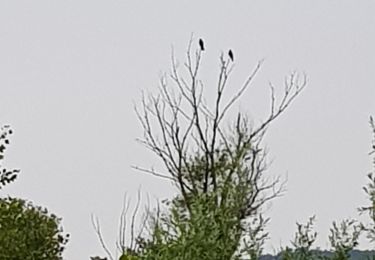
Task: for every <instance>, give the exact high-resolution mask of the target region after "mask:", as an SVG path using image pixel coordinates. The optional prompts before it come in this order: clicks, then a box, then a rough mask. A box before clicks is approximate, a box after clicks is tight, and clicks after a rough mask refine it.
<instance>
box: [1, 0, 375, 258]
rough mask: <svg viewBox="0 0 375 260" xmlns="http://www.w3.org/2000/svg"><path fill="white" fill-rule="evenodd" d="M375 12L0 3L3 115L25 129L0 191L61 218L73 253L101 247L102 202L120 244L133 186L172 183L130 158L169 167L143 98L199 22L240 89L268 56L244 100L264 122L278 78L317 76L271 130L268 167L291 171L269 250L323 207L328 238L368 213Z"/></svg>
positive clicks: (248, 5) (210, 67)
mask: <svg viewBox="0 0 375 260" xmlns="http://www.w3.org/2000/svg"><path fill="white" fill-rule="evenodd" d="M374 13H375V2H374V1H344V0H336V1H334V0H331V1H301V0H294V1H292V0H289V1H287V0H285V1H265V0H263V1H249V0H246V1H244V0H243V1H242V0H238V1H217V0H215V1H213V0H211V1H195V0H194V1H193V0H189V1H172V0H169V1H162V0H161V1H142V0H138V1H125V0H123V1H112V0H107V1H93V0H91V1H68V0H65V1H39V0H34V1H1V2H0V90H1V92H0V93H1V98H0V123H1V124H6V123H7V124H10V125H11V126H12V128H13V129H14V132H15V134H14V136H13V137H12V143H11V144H12V145H11V147H10V148H9V149H8V151H7V154H6V161H5V164H6V165H7V166H8V167H18V168H20V169H21V170H22V171H21V174H20V175H19V179H18V180H17V182H15V183H14V184H12V185H9V186H8V187H7V188H5V189H4V190H2V191H1V195H2V196H3V195H6V194H9V195H12V196H20V197H22V198H27V199H31V200H32V201H34V202H35V204H38V205H44V206H47V207H48V209H50V211H51V212H54V213H56V214H58V215H60V216H62V217H63V226H64V227H65V230H66V231H68V232H69V233H70V234H71V240H70V242H69V244H68V248H67V250H66V252H65V258H66V259H69V260H70V259H72V260H78V259H88V258H89V256H90V255H98V254H100V255H103V252H102V250H101V247H100V245H99V243H98V240H97V238H96V236H95V233H94V230H93V228H92V226H91V222H90V214H91V213H95V214H96V215H97V216H98V217H99V218H100V219H101V222H102V231H103V234H104V235H105V238H106V240H107V241H108V243H109V244H110V245H111V246H112V245H113V244H114V241H115V238H116V236H117V231H118V230H117V223H118V216H119V214H120V211H121V205H122V199H123V194H124V193H125V192H128V195H129V196H131V197H133V200H134V199H135V198H136V191H137V188H138V187H139V186H140V185H142V191H143V192H144V193H148V194H149V195H150V197H151V198H164V197H167V196H171V195H172V194H173V189H172V188H171V187H170V184H169V183H166V182H164V181H162V180H159V179H156V178H153V177H151V176H147V175H144V174H142V173H138V172H135V171H134V170H132V169H131V168H130V166H131V165H141V166H152V165H158V162H157V159H156V158H155V157H153V156H152V155H151V154H150V153H149V152H148V151H147V150H146V149H145V148H143V147H142V146H140V145H139V144H137V143H136V142H135V138H137V137H140V136H141V128H140V126H139V124H138V122H137V119H136V117H135V114H134V111H133V101H135V102H137V101H139V99H140V93H141V90H142V89H145V90H151V91H152V90H156V88H157V85H158V80H159V76H160V74H161V73H162V72H163V71H168V70H169V68H170V51H171V46H172V45H173V46H174V47H175V50H176V55H177V56H178V57H179V58H180V59H183V55H184V52H185V48H186V45H187V42H188V40H189V38H190V34H191V33H192V32H193V33H194V35H195V37H196V38H198V37H202V38H204V39H205V42H206V47H207V52H206V53H205V57H204V68H203V71H204V72H205V73H206V74H205V75H208V76H207V79H208V80H211V81H210V82H211V84H213V83H214V81H213V80H214V79H215V78H214V76H215V75H216V73H217V71H218V66H217V65H218V55H219V54H220V52H221V51H226V50H227V49H228V48H229V47H230V48H232V49H233V50H234V53H235V56H236V68H235V71H234V74H233V82H232V83H233V84H232V85H231V88H233V89H235V88H236V87H237V85H236V84H234V83H239V82H242V80H243V79H244V77H245V75H246V73H249V72H250V70H251V69H252V68H253V66H254V65H255V64H256V62H257V61H258V60H260V59H262V58H265V64H264V66H263V69H262V70H261V72H260V73H259V75H258V77H257V79H256V80H255V82H254V85H253V87H252V88H251V89H250V91H249V92H247V93H246V95H244V97H243V99H242V101H241V104H240V106H241V109H242V110H243V111H245V112H248V113H249V114H250V115H251V116H252V117H253V119H254V121H255V122H258V120H260V119H261V118H262V117H263V116H265V115H266V113H267V109H268V107H269V106H268V104H269V103H268V101H267V98H268V96H267V95H268V82H269V81H272V82H273V83H274V85H276V86H280V87H281V84H282V81H283V77H284V76H285V75H287V74H288V73H290V72H291V71H293V70H299V71H304V72H306V73H307V75H308V77H309V84H308V87H307V89H306V90H305V91H304V92H303V93H302V95H301V96H300V97H299V98H298V99H297V100H296V102H295V103H293V105H292V106H291V107H290V109H289V110H288V111H287V112H286V113H285V114H284V115H283V116H282V117H281V118H279V120H277V122H275V123H274V124H273V126H272V127H271V128H270V131H269V133H268V135H267V137H266V139H265V144H266V145H267V146H268V148H269V149H270V158H271V159H273V160H274V163H273V166H272V167H271V169H270V174H274V175H276V174H281V175H283V176H286V174H287V173H288V174H287V175H288V183H287V188H288V191H287V193H286V194H285V196H283V197H282V198H279V199H277V200H275V201H274V202H273V203H272V207H271V209H270V210H268V211H267V212H266V213H267V215H268V216H270V217H271V223H270V224H269V229H268V230H269V231H270V234H271V240H270V241H268V245H267V248H268V250H273V249H275V250H277V249H278V248H279V247H280V246H281V245H284V246H285V245H287V244H288V243H289V240H290V239H292V237H293V234H294V232H295V221H305V220H307V218H308V217H309V216H311V215H313V214H316V216H317V226H316V227H317V231H318V232H319V235H320V236H319V241H318V244H317V245H320V246H322V247H324V246H326V245H327V238H326V237H327V235H328V228H329V226H330V224H331V222H332V221H333V220H341V219H342V218H346V217H357V212H356V208H357V207H358V206H360V205H362V204H364V203H366V199H365V196H364V194H363V192H362V190H361V187H362V186H363V185H364V184H365V183H366V174H367V173H368V172H369V171H370V170H371V164H370V158H369V157H368V155H367V153H368V151H369V148H370V141H371V134H370V129H369V127H368V117H369V115H370V114H375V102H374V97H375V85H374V82H375V80H374V72H373V70H374V68H375V52H374V50H373V48H374V46H375V16H374ZM206 85H209V82H207V83H206ZM208 91H209V90H208Z"/></svg>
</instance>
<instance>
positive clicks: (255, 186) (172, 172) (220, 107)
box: [135, 40, 306, 221]
mask: <svg viewBox="0 0 375 260" xmlns="http://www.w3.org/2000/svg"><path fill="white" fill-rule="evenodd" d="M202 55H203V52H202V49H201V48H200V49H197V50H193V48H192V40H190V42H189V45H188V48H187V51H186V62H185V63H184V64H183V68H180V66H179V64H178V62H177V60H176V58H175V56H174V54H173V52H172V58H171V59H172V68H171V72H170V74H169V76H164V77H162V78H161V81H160V88H159V93H158V94H149V95H145V94H144V95H143V98H142V104H141V107H140V108H136V113H137V116H138V119H139V121H140V122H141V124H142V127H143V130H144V136H143V138H142V139H139V141H140V142H141V143H142V144H143V145H145V146H146V147H147V148H148V149H149V150H151V151H152V152H153V153H155V154H156V155H157V156H158V157H159V158H160V159H161V160H162V162H163V164H164V166H165V171H156V170H155V169H147V168H141V167H135V168H136V169H138V170H141V171H143V172H146V173H150V174H152V175H155V176H157V177H161V178H165V179H168V180H170V181H172V183H173V184H174V185H176V186H177V188H178V190H179V193H180V194H179V195H180V196H179V198H180V203H181V205H182V206H183V207H184V208H185V209H186V212H187V214H188V215H190V216H191V214H194V213H193V211H192V204H193V201H194V198H197V197H202V196H207V197H210V198H212V197H213V198H214V201H215V202H214V203H215V208H222V207H226V206H228V205H229V204H233V205H236V207H235V211H236V212H235V216H236V218H237V219H238V220H240V221H242V220H245V219H246V218H248V217H250V216H254V215H255V214H258V213H259V210H260V208H261V207H262V205H264V204H265V203H266V202H267V201H269V200H271V199H273V198H275V197H277V196H279V195H280V194H281V192H282V189H283V185H282V183H281V181H280V179H279V178H276V179H270V178H268V177H267V176H265V171H266V169H267V166H268V165H267V161H266V151H265V149H264V148H263V147H262V145H261V142H262V139H263V137H264V135H265V133H266V131H267V128H268V127H269V125H270V124H271V123H272V122H273V121H274V120H275V119H276V118H278V117H279V116H280V115H281V114H282V113H283V112H284V111H285V109H286V108H287V107H288V106H289V105H290V104H291V102H292V101H293V100H294V99H295V98H296V97H297V96H298V95H299V94H300V92H301V91H302V90H303V88H304V87H305V85H306V77H305V75H303V76H302V77H299V75H298V74H296V73H292V74H291V75H290V76H288V77H287V78H286V79H285V82H284V85H285V86H284V92H283V95H282V96H281V98H280V99H277V98H276V94H275V91H274V87H273V86H272V85H271V84H270V90H271V92H270V111H269V114H268V116H267V117H266V118H265V119H264V120H263V121H262V122H261V123H260V124H259V125H251V124H250V123H249V121H248V120H247V117H246V116H245V115H243V114H241V113H238V115H237V118H236V120H234V122H233V123H232V124H231V125H230V126H229V127H228V122H225V119H226V117H227V115H228V112H229V110H230V109H231V108H232V107H233V106H234V104H235V103H236V101H238V100H239V99H240V97H241V96H242V95H243V93H244V92H245V91H246V90H247V89H248V88H249V87H250V85H251V84H252V82H253V80H254V77H255V76H256V75H257V73H258V72H259V70H260V68H261V66H262V61H260V62H258V64H257V65H256V66H255V68H254V69H253V70H252V71H251V72H250V74H249V75H248V77H247V78H246V79H245V81H244V83H243V85H242V86H239V88H238V90H237V92H236V93H235V94H234V95H233V96H231V97H229V98H228V97H225V90H226V89H227V88H228V87H229V84H228V79H229V78H230V76H231V73H232V70H233V62H232V61H231V60H229V59H228V58H226V57H224V55H221V56H220V59H219V61H220V63H219V64H220V66H219V75H218V80H217V83H216V95H215V99H214V102H213V104H212V105H210V104H208V102H207V101H206V100H205V98H204V94H203V93H204V90H205V89H206V88H207V87H208V86H206V85H205V84H204V83H203V82H202V80H201V79H200V74H199V72H200V68H201V64H202ZM169 81H171V82H169ZM224 122H225V124H224Z"/></svg>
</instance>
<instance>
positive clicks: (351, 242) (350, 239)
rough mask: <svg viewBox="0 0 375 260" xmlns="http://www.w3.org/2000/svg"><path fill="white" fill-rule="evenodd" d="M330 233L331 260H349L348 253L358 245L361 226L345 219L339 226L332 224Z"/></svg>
mask: <svg viewBox="0 0 375 260" xmlns="http://www.w3.org/2000/svg"><path fill="white" fill-rule="evenodd" d="M330 232H331V234H330V235H329V241H330V243H331V247H332V248H333V250H334V252H333V256H332V258H331V259H333V260H345V259H349V258H350V254H349V253H350V252H351V251H352V250H353V249H354V248H355V247H356V246H357V245H358V238H359V236H360V234H361V232H362V226H361V225H360V224H358V223H357V221H355V220H347V219H346V220H343V221H342V222H341V223H340V224H339V225H338V224H337V223H336V222H333V225H332V228H331V230H330Z"/></svg>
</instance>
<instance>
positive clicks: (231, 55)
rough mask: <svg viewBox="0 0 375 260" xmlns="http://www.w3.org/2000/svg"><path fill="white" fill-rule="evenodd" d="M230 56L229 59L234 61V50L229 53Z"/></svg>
mask: <svg viewBox="0 0 375 260" xmlns="http://www.w3.org/2000/svg"><path fill="white" fill-rule="evenodd" d="M228 55H229V58H230V59H231V60H232V61H233V60H234V57H233V51H232V50H229V51H228Z"/></svg>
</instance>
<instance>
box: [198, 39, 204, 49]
mask: <svg viewBox="0 0 375 260" xmlns="http://www.w3.org/2000/svg"><path fill="white" fill-rule="evenodd" d="M199 47H200V48H201V51H204V42H203V40H202V39H199Z"/></svg>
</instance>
